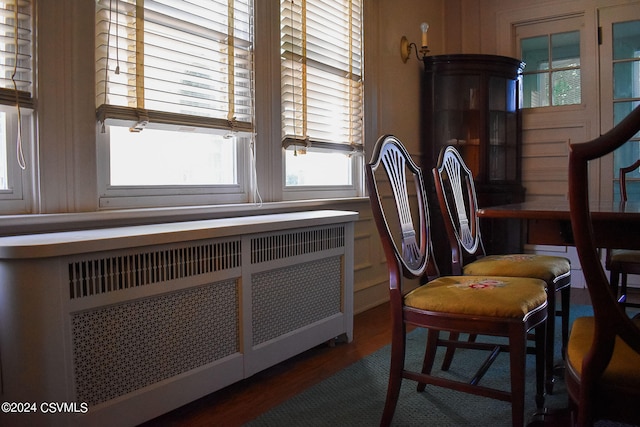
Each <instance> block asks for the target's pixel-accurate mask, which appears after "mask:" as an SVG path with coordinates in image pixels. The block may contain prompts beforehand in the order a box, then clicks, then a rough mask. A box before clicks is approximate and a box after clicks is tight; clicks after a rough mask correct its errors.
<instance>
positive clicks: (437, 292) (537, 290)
mask: <svg viewBox="0 0 640 427" xmlns="http://www.w3.org/2000/svg"><path fill="white" fill-rule="evenodd" d="M546 299H547V295H546V292H545V283H544V282H543V281H542V280H538V279H526V278H518V277H486V276H445V277H439V278H437V279H434V280H432V281H430V282H429V283H428V284H427V285H424V286H420V287H419V288H416V289H414V290H412V291H411V292H409V293H408V294H407V295H406V296H405V298H404V303H405V306H407V307H414V308H418V309H420V310H427V311H438V312H444V313H457V314H466V315H471V316H492V317H513V318H523V317H524V316H526V315H527V314H528V313H529V312H530V311H531V310H534V309H536V308H537V307H539V306H540V305H541V304H544V303H545V301H546Z"/></svg>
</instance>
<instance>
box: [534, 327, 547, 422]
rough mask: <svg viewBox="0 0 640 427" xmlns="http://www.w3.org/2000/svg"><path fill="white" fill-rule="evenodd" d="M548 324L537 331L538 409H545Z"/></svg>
mask: <svg viewBox="0 0 640 427" xmlns="http://www.w3.org/2000/svg"><path fill="white" fill-rule="evenodd" d="M546 336H547V322H543V323H542V324H540V325H538V326H537V327H536V330H535V337H536V407H537V408H538V410H543V409H544V388H545V387H544V385H545V361H546V359H547V357H546V356H547V352H546V339H545V338H546Z"/></svg>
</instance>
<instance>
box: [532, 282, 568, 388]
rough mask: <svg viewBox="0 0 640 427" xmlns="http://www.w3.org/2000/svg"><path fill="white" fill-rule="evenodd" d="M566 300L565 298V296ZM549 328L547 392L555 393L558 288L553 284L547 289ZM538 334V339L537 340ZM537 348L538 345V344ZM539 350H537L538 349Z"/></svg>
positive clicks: (546, 358) (546, 351)
mask: <svg viewBox="0 0 640 427" xmlns="http://www.w3.org/2000/svg"><path fill="white" fill-rule="evenodd" d="M563 302H564V298H563ZM547 304H548V305H547V320H546V322H545V323H546V324H547V328H546V334H545V337H546V344H545V349H546V350H545V364H546V369H545V372H546V382H545V386H546V390H547V393H549V394H553V383H554V378H553V365H554V363H553V361H554V357H555V334H556V290H555V287H553V285H550V286H548V290H547ZM537 338H538V336H537V334H536V341H537ZM536 349H537V345H536ZM536 351H537V350H536Z"/></svg>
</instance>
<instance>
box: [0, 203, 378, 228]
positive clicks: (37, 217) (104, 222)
mask: <svg viewBox="0 0 640 427" xmlns="http://www.w3.org/2000/svg"><path fill="white" fill-rule="evenodd" d="M368 203H369V199H368V198H366V197H353V198H341V199H318V200H300V201H287V202H270V203H263V204H262V205H258V204H252V203H243V204H233V205H216V206H213V205H212V206H190V207H177V208H146V209H121V210H110V211H99V212H77V213H58V214H24V215H0V236H10V235H18V234H33V233H48V232H56V231H71V230H82V229H90V228H107V227H122V226H129V225H141V224H157V223H167V222H178V221H196V220H202V219H216V218H225V217H238V216H247V215H263V214H272V213H283V212H298V211H307V210H316V209H327V208H329V207H330V208H331V209H341V206H342V209H354V205H356V206H357V205H359V204H363V205H364V204H366V206H368ZM347 206H349V207H347Z"/></svg>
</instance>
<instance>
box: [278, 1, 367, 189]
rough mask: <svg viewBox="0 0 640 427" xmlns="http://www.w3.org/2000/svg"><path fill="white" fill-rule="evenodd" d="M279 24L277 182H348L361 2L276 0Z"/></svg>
mask: <svg viewBox="0 0 640 427" xmlns="http://www.w3.org/2000/svg"><path fill="white" fill-rule="evenodd" d="M280 23H281V25H280V31H281V32H280V41H281V44H280V47H281V69H282V75H281V96H282V140H283V142H282V146H283V148H284V149H285V163H286V165H285V169H286V171H285V175H286V182H285V187H286V186H289V187H296V186H349V185H352V184H353V177H354V175H353V172H354V171H355V169H356V168H355V167H354V160H353V158H354V157H357V156H351V154H353V153H357V152H361V151H362V139H363V123H362V111H363V107H362V91H363V70H362V65H363V64H362V1H361V0H281V2H280ZM303 154H304V155H303ZM345 154H346V156H345ZM328 170H331V173H330V174H327V171H328Z"/></svg>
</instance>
